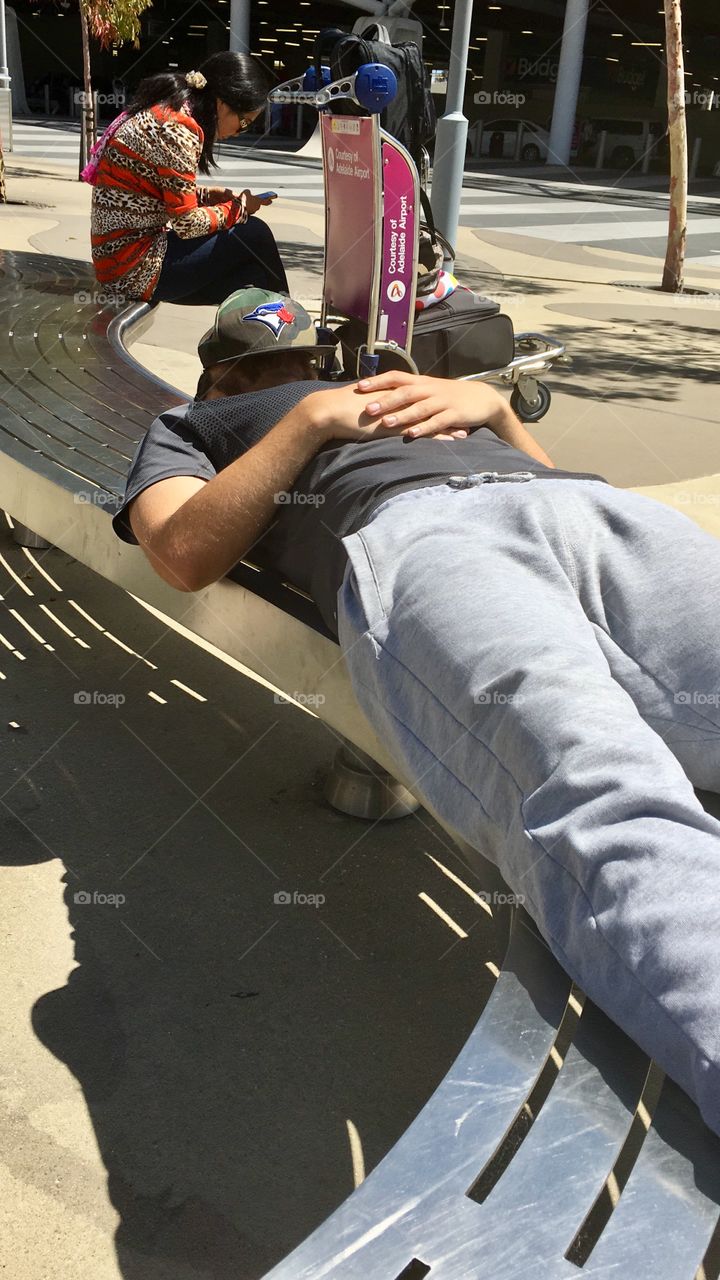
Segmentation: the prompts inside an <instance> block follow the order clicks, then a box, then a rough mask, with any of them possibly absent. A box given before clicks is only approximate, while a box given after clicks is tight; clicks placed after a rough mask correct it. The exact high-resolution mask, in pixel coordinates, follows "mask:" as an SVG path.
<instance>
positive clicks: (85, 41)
mask: <svg viewBox="0 0 720 1280" xmlns="http://www.w3.org/2000/svg"><path fill="white" fill-rule="evenodd" d="M80 31H81V33H82V59H83V83H84V88H85V96H84V99H83V109H82V122H81V126H80V128H81V131H82V144H81V146H80V168H81V169H83V168H84V167H85V165H86V164H87V162H88V160H89V159H90V152H91V150H92V148H93V147H94V145H95V101H94V99H93V91H92V72H91V68H90V32H89V31H88V24H87V14H86V12H85V3H84V0H80Z"/></svg>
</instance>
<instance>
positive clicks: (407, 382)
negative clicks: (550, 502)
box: [357, 370, 555, 467]
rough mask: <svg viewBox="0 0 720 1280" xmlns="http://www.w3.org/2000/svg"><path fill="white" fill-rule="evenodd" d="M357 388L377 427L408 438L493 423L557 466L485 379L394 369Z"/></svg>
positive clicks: (510, 440) (509, 439) (503, 435)
mask: <svg viewBox="0 0 720 1280" xmlns="http://www.w3.org/2000/svg"><path fill="white" fill-rule="evenodd" d="M357 386H358V392H359V393H360V394H361V395H362V396H363V397H364V398H365V400H366V403H365V414H366V415H367V417H368V418H369V419H370V420H371V421H374V422H376V423H378V425H379V426H381V427H383V428H386V429H389V430H391V431H393V432H402V434H403V436H404V437H405V439H406V440H414V439H416V438H417V437H418V436H427V435H434V436H440V437H441V438H442V439H444V438H445V437H446V433H449V435H450V437H451V438H452V437H455V438H457V432H458V431H463V432H464V434H465V435H469V434H470V433H471V432H472V431H474V430H476V429H477V428H478V427H489V428H490V430H491V431H494V432H495V435H496V436H497V437H498V438H499V439H500V440H504V441H505V443H506V444H510V445H512V446H513V448H515V449H520V450H522V451H523V453H527V454H528V455H529V456H530V457H531V458H534V459H535V460H536V461H537V462H542V463H543V464H544V465H545V466H546V467H553V466H554V465H555V464H554V463H553V462H551V460H550V458H549V457H548V455H547V454H546V453H545V451H544V449H541V447H540V445H539V444H538V443H537V441H536V440H534V439H533V437H532V436H531V435H530V432H529V431H527V430H526V428H525V427H524V426H523V424H522V423H521V422H520V420H519V418H517V417H516V415H515V414H514V413H513V411H512V409H511V408H510V405H509V404H508V402H507V400H505V399H504V397H503V396H501V395H500V392H499V391H496V390H495V388H494V387H491V386H490V385H489V383H487V382H456V381H453V380H452V379H450V378H430V377H427V376H426V375H425V374H416V373H405V372H404V371H401V370H393V371H391V372H389V373H381V374H379V375H378V376H377V377H375V378H363V379H362V380H361V381H360V382H359V383H358V384H357Z"/></svg>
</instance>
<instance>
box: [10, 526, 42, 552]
mask: <svg viewBox="0 0 720 1280" xmlns="http://www.w3.org/2000/svg"><path fill="white" fill-rule="evenodd" d="M12 536H13V542H17V543H18V544H19V545H20V546H21V547H34V548H35V549H36V550H38V551H39V550H43V549H44V548H46V547H50V546H52V543H50V542H46V540H45V538H41V537H40V534H39V533H33V531H32V529H28V527H27V525H24V524H18V522H17V520H15V521H14V522H13V529H12Z"/></svg>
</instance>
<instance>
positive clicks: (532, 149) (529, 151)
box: [520, 142, 540, 164]
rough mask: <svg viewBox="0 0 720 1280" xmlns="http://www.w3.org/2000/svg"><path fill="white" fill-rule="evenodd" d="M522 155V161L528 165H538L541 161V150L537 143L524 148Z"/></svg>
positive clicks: (530, 143) (531, 143)
mask: <svg viewBox="0 0 720 1280" xmlns="http://www.w3.org/2000/svg"><path fill="white" fill-rule="evenodd" d="M520 155H521V159H523V160H525V161H526V162H527V163H528V164H537V163H538V161H539V159H540V148H539V147H538V146H537V145H536V143H534V142H529V143H528V144H527V145H526V146H524V147H523V149H522V151H521V153H520Z"/></svg>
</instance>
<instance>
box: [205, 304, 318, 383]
mask: <svg viewBox="0 0 720 1280" xmlns="http://www.w3.org/2000/svg"><path fill="white" fill-rule="evenodd" d="M333 336H334V335H333V334H331V333H330V332H329V331H328V330H327V329H323V330H320V333H318V330H317V329H316V328H315V325H314V324H313V321H312V319H311V317H310V316H309V315H308V313H307V311H306V310H305V308H304V307H301V306H300V303H299V302H294V301H293V299H292V298H289V297H287V295H286V294H282V293H271V292H269V291H268V290H267V289H254V288H253V289H238V291H237V292H236V293H231V294H230V297H229V298H226V299H225V301H224V302H222V303H221V304H220V306H219V307H218V309H217V314H216V316H215V323H214V325H213V327H212V329H208V331H207V333H205V334H203V336H202V338H201V339H200V341H199V343H198V355H199V356H200V360H201V361H202V364H203V367H204V368H205V369H207V368H209V366H210V365H213V364H221V363H222V362H223V361H224V360H241V359H243V358H244V357H245V356H258V355H264V354H265V353H266V352H267V353H268V354H269V353H272V352H273V351H288V350H290V349H292V350H294V351H311V352H312V353H313V354H314V355H319V356H327V355H334V353H335V343H334V341H332V338H333ZM323 340H324V341H323Z"/></svg>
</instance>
